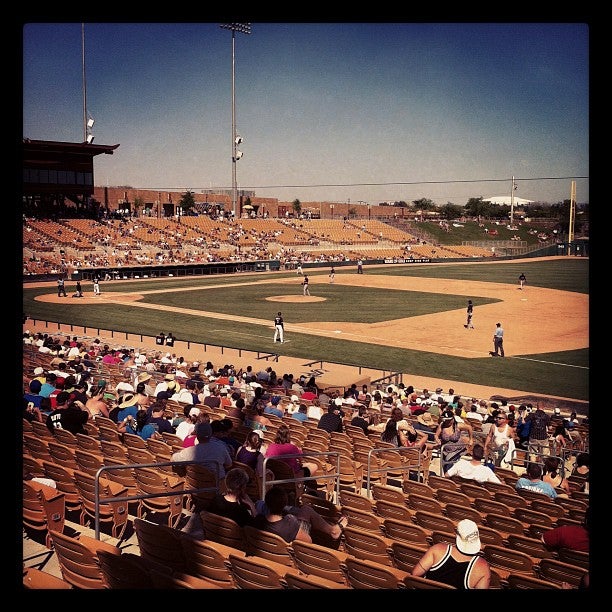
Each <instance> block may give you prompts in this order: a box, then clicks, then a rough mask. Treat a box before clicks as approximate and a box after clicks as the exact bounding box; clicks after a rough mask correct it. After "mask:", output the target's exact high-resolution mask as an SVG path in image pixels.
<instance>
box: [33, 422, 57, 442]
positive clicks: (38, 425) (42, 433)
mask: <svg viewBox="0 0 612 612" xmlns="http://www.w3.org/2000/svg"><path fill="white" fill-rule="evenodd" d="M31 425H32V433H33V434H34V435H35V436H37V437H38V438H42V439H43V440H55V436H54V435H53V434H52V433H51V430H50V429H49V428H48V427H47V424H46V423H42V422H41V421H32V422H31Z"/></svg>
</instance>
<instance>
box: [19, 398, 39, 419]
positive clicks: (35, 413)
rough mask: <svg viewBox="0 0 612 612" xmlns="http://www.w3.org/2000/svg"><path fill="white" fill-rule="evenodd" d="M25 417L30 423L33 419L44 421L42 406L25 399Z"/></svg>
mask: <svg viewBox="0 0 612 612" xmlns="http://www.w3.org/2000/svg"><path fill="white" fill-rule="evenodd" d="M23 418H24V419H25V420H26V421H29V422H30V423H31V422H32V421H38V422H39V423H42V422H43V416H42V412H41V410H40V408H39V407H38V406H35V405H34V402H30V401H28V400H26V399H25V398H24V399H23Z"/></svg>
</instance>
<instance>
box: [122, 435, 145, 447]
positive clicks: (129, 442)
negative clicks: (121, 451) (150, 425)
mask: <svg viewBox="0 0 612 612" xmlns="http://www.w3.org/2000/svg"><path fill="white" fill-rule="evenodd" d="M123 443H124V444H125V445H126V446H127V447H128V448H142V449H146V448H147V443H146V442H145V441H144V440H143V439H142V438H141V437H140V436H138V435H136V434H132V433H127V432H125V433H124V434H123Z"/></svg>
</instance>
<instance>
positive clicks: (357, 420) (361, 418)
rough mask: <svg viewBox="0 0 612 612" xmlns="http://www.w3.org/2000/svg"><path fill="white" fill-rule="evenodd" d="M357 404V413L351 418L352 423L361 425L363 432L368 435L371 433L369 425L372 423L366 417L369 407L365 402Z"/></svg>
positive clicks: (356, 425) (357, 425)
mask: <svg viewBox="0 0 612 612" xmlns="http://www.w3.org/2000/svg"><path fill="white" fill-rule="evenodd" d="M357 406H358V408H357V414H356V415H355V416H354V417H353V418H352V419H351V425H354V426H355V427H361V429H363V433H364V434H365V435H366V436H367V435H368V433H369V432H368V426H369V425H370V423H369V422H368V420H367V418H366V417H367V416H368V409H367V408H366V407H365V406H364V405H363V404H358V405H357Z"/></svg>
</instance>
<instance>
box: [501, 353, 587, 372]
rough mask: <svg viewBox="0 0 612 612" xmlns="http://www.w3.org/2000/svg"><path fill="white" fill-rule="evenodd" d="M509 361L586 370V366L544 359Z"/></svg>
mask: <svg viewBox="0 0 612 612" xmlns="http://www.w3.org/2000/svg"><path fill="white" fill-rule="evenodd" d="M510 359H522V360H523V361H535V362H536V363H545V364H546V365H558V366H561V367H563V368H578V369H579V370H588V369H589V368H588V367H587V366H579V365H572V364H571V363H558V362H557V361H545V360H544V359H532V358H531V357H515V356H513V357H510Z"/></svg>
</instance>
